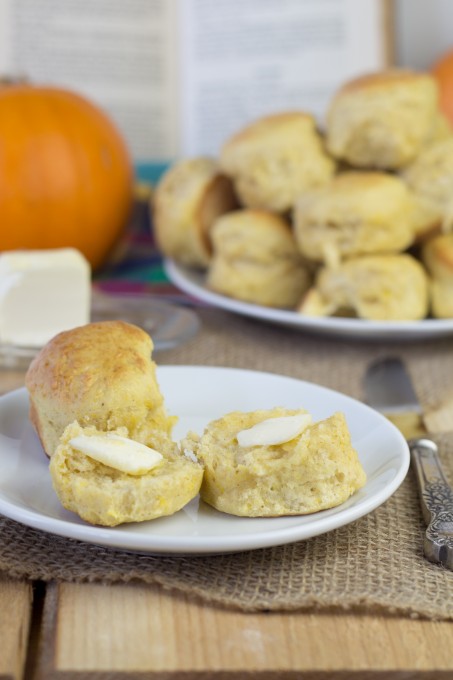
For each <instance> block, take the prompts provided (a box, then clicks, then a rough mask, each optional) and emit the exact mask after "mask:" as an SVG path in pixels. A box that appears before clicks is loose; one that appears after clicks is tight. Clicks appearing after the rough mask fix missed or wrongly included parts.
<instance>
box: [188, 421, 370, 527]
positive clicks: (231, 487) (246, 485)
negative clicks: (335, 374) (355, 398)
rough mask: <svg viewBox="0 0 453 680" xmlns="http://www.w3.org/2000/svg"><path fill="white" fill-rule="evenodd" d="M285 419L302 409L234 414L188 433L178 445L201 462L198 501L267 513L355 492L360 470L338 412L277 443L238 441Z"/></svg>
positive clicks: (327, 502) (300, 511) (323, 504)
mask: <svg viewBox="0 0 453 680" xmlns="http://www.w3.org/2000/svg"><path fill="white" fill-rule="evenodd" d="M293 416H296V418H297V417H300V416H302V419H303V418H306V417H307V412H306V411H304V410H302V409H300V410H290V409H284V408H274V409H271V410H260V411H253V412H249V413H243V412H239V411H237V412H233V413H229V414H227V415H225V416H224V417H223V418H220V419H219V420H215V421H213V422H211V423H210V424H209V425H208V426H207V427H206V429H205V431H204V433H203V435H202V436H201V438H200V439H197V437H195V436H190V435H189V436H188V438H187V439H186V440H185V442H184V446H185V447H186V448H188V449H189V450H192V451H193V452H194V453H195V455H196V456H197V457H198V459H199V460H200V461H201V462H202V464H203V465H204V467H205V473H204V477H203V482H202V486H201V490H200V495H201V498H202V499H203V500H204V501H205V502H206V503H208V504H209V505H212V506H213V507H215V508H217V509H218V510H221V511H222V512H226V513H230V514H232V515H239V516H245V517H274V516H281V515H304V514H307V513H312V512H317V511H318V510H324V509H326V508H332V507H334V506H336V505H339V504H340V503H343V502H344V501H346V500H347V499H348V498H349V497H350V496H351V495H352V494H353V493H354V492H355V491H357V490H358V489H360V488H361V487H362V486H363V485H364V484H365V481H366V475H365V472H364V470H363V468H362V466H361V464H360V461H359V458H358V455H357V452H356V451H355V449H354V448H353V447H352V444H351V437H350V433H349V430H348V427H347V424H346V420H345V417H344V415H343V414H341V413H336V414H334V415H332V416H331V417H330V418H327V419H326V420H322V421H320V422H315V423H310V424H308V425H306V426H305V428H304V429H303V430H302V431H301V432H300V434H296V435H295V436H292V437H291V439H289V440H287V441H284V442H281V443H277V444H275V443H274V444H270V443H268V444H266V443H262V444H256V445H251V446H250V445H249V446H244V445H240V444H239V441H238V435H239V433H241V432H242V431H244V430H248V429H250V428H252V427H254V426H256V425H258V424H259V423H263V422H265V421H269V420H273V421H274V423H276V422H277V421H278V420H279V419H280V418H284V419H287V418H288V417H289V418H290V419H291V417H293ZM272 426H274V425H273V424H272V425H271V427H272ZM279 428H280V429H281V425H280V426H279ZM292 434H294V432H293V433H292ZM290 436H291V435H290Z"/></svg>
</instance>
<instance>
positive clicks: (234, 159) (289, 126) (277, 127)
mask: <svg viewBox="0 0 453 680" xmlns="http://www.w3.org/2000/svg"><path fill="white" fill-rule="evenodd" d="M220 166H221V168H222V170H223V171H224V172H225V174H227V175H229V176H230V177H231V178H232V179H233V181H234V185H235V188H236V191H237V194H238V196H239V198H240V200H241V203H242V204H243V205H244V206H246V207H248V208H262V209H264V210H271V211H275V212H279V213H284V212H286V211H287V210H289V209H290V208H292V206H293V204H294V201H295V200H296V199H297V198H298V196H299V195H300V194H302V193H303V192H304V191H306V190H310V189H313V188H314V187H318V186H322V185H323V184H325V183H326V182H328V180H329V179H330V178H331V177H332V175H333V173H334V170H335V163H334V162H333V160H332V159H331V158H329V156H328V155H327V154H326V153H325V151H324V149H323V145H322V141H321V136H320V135H319V133H318V132H317V130H316V128H315V122H314V119H313V117H312V116H311V115H309V114H307V113H303V112H287V113H281V114H275V115H272V116H267V117H265V118H260V119H259V120H257V121H255V122H253V123H251V124H250V125H248V126H247V127H245V128H244V129H242V130H241V131H240V132H238V133H237V134H235V135H234V136H233V137H231V138H230V139H228V140H227V141H226V143H225V144H224V145H223V148H222V150H221V154H220Z"/></svg>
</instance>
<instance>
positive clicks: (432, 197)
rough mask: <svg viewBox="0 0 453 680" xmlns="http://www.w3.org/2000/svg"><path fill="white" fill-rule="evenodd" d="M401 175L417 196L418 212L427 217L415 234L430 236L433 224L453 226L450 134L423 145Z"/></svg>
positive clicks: (452, 162) (444, 226)
mask: <svg viewBox="0 0 453 680" xmlns="http://www.w3.org/2000/svg"><path fill="white" fill-rule="evenodd" d="M401 176H402V178H403V180H404V181H405V182H406V183H407V185H408V187H409V189H410V190H411V191H412V192H413V194H414V196H415V197H416V200H417V207H418V210H419V213H420V214H421V215H429V216H430V218H429V219H426V218H425V222H426V224H427V225H428V226H427V227H426V228H424V229H423V228H420V229H419V230H418V235H419V236H426V235H427V234H428V235H430V234H431V233H432V231H433V227H434V226H437V227H438V228H439V229H443V230H449V229H452V228H453V135H450V136H449V137H446V138H445V139H442V140H440V141H437V142H435V143H433V144H430V145H429V146H426V147H425V148H424V149H423V150H422V151H421V153H420V154H419V155H418V156H417V158H416V159H415V160H414V161H413V163H411V164H410V165H408V166H407V167H406V168H405V169H404V171H403V172H402V175H401ZM430 222H431V228H429V223H430Z"/></svg>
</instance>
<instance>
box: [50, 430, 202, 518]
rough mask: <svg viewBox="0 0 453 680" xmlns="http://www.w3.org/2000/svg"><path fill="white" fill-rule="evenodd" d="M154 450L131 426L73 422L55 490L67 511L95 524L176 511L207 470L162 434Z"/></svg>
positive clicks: (55, 460)
mask: <svg viewBox="0 0 453 680" xmlns="http://www.w3.org/2000/svg"><path fill="white" fill-rule="evenodd" d="M150 443H151V444H153V446H154V448H149V447H148V446H144V445H143V444H140V443H137V442H134V441H132V440H131V439H130V438H128V431H127V429H126V428H118V429H116V430H113V431H110V432H102V431H99V430H98V429H96V428H95V427H85V428H83V427H81V426H80V425H79V424H78V423H77V422H74V423H71V424H70V425H68V427H67V428H66V429H65V430H64V432H63V435H62V436H61V438H60V443H59V445H58V446H57V449H56V451H55V453H54V455H53V456H52V459H51V461H50V473H51V477H52V483H53V486H54V489H55V491H56V493H57V496H58V498H59V499H60V502H61V504H62V505H63V507H65V508H66V509H67V510H70V511H71V512H75V513H76V514H77V515H79V517H81V518H82V519H84V520H85V521H87V522H90V523H91V524H99V525H102V526H117V525H118V524H122V523H124V522H143V521H146V520H151V519H156V518H157V517H164V516H167V515H172V514H174V513H175V512H177V511H178V510H180V509H181V508H183V507H184V506H185V505H186V504H187V503H188V502H189V501H191V500H192V498H194V497H195V496H196V495H197V494H198V491H199V488H200V484H201V479H202V476H203V468H202V467H201V465H199V464H198V463H197V462H194V461H192V460H189V459H188V458H186V457H185V456H184V455H182V454H181V453H180V452H179V450H178V447H177V445H176V444H174V443H173V442H172V441H171V440H170V439H169V438H168V437H166V435H164V434H163V433H162V432H161V433H157V434H156V435H155V436H154V437H151V438H150Z"/></svg>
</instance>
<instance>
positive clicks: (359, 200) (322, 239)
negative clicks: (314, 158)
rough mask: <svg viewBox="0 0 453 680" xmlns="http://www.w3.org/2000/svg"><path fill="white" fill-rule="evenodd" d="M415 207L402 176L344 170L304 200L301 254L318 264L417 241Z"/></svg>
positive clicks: (299, 213)
mask: <svg viewBox="0 0 453 680" xmlns="http://www.w3.org/2000/svg"><path fill="white" fill-rule="evenodd" d="M413 209H414V206H413V201H412V197H411V196H410V193H409V191H408V190H407V188H406V186H405V185H404V182H403V181H402V180H401V179H399V178H398V177H394V176H391V175H387V174H385V173H382V172H364V171H362V172H360V171H356V172H345V173H342V174H340V175H337V176H336V177H334V179H333V180H332V181H331V182H330V183H329V184H328V185H327V186H325V187H323V188H322V189H318V190H316V191H313V192H311V193H307V194H305V196H303V197H302V198H300V199H299V201H298V202H297V203H296V206H295V209H294V232H295V236H296V240H297V243H298V246H299V250H300V252H301V253H302V255H304V256H305V257H306V258H308V259H309V260H314V261H316V262H326V261H329V259H333V260H335V259H336V260H341V259H344V258H347V257H356V256H359V255H365V254H371V253H373V254H374V253H394V252H398V251H402V250H404V249H405V248H407V247H408V246H409V245H410V244H411V243H412V241H413V240H414V216H413Z"/></svg>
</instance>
